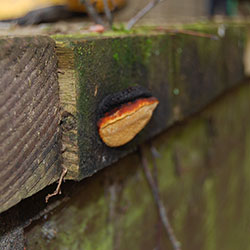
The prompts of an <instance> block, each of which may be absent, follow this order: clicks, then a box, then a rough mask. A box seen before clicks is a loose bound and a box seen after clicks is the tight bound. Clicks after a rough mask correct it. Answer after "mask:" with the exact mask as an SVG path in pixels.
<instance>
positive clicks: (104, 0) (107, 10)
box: [103, 0, 113, 28]
mask: <svg viewBox="0 0 250 250" xmlns="http://www.w3.org/2000/svg"><path fill="white" fill-rule="evenodd" d="M103 5H104V12H105V15H106V18H107V20H108V23H109V27H110V28H111V27H112V24H113V15H112V12H111V11H110V9H109V6H108V1H107V0H103Z"/></svg>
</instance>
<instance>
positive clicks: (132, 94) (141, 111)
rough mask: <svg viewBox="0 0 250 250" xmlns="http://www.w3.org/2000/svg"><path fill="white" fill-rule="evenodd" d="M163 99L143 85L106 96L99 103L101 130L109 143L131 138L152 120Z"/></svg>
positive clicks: (119, 142) (123, 142) (118, 144)
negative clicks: (156, 96)
mask: <svg viewBox="0 0 250 250" xmlns="http://www.w3.org/2000/svg"><path fill="white" fill-rule="evenodd" d="M158 103H159V101H158V100H157V98H155V97H153V96H152V95H151V94H150V92H148V91H147V90H146V89H144V88H143V87H141V86H134V87H130V88H128V89H125V90H123V91H120V92H118V93H115V94H112V95H108V96H106V97H105V98H104V99H103V101H102V102H101V103H100V105H99V112H98V122H97V126H98V132H99V135H100V137H101V139H102V141H103V142H104V143H105V144H106V145H107V146H109V147H119V146H122V145H124V144H126V143H128V142H129V141H131V140H132V139H133V138H134V137H135V136H136V135H137V134H138V133H139V132H140V131H141V130H142V129H143V128H144V127H145V126H146V124H147V123H148V122H149V120H150V119H151V117H152V114H153V111H154V110H155V108H156V107H157V105H158Z"/></svg>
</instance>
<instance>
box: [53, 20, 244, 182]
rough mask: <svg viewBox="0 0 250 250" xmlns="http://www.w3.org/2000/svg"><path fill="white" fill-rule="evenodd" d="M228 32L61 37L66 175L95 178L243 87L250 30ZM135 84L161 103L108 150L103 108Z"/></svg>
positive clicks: (211, 29)
mask: <svg viewBox="0 0 250 250" xmlns="http://www.w3.org/2000/svg"><path fill="white" fill-rule="evenodd" d="M197 27H198V29H199V30H200V31H201V30H202V31H204V32H208V33H212V34H215V35H216V34H217V32H218V29H219V28H220V29H221V26H219V25H203V26H202V25H199V26H197ZM194 28H195V26H194ZM223 29H224V32H225V35H223V37H219V38H218V39H217V40H216V39H210V38H207V37H199V36H198V35H197V36H196V35H195V34H193V35H192V36H190V35H187V34H180V33H176V34H175V33H173V32H172V33H151V34H150V32H148V31H147V33H145V32H141V33H140V34H137V35H134V34H132V35H131V34H125V35H122V36H119V37H114V36H110V37H102V38H100V37H98V38H95V37H94V38H93V37H92V38H86V37H84V36H79V35H78V36H76V37H74V36H72V35H70V36H67V35H66V36H55V37H54V38H55V40H56V42H57V47H58V50H57V54H58V58H59V70H60V71H63V73H64V75H62V76H60V77H59V84H60V92H61V95H60V96H61V102H62V103H63V105H64V108H65V111H66V113H65V114H66V115H65V124H66V127H67V128H68V130H67V132H65V133H64V136H63V138H67V142H63V144H64V145H65V147H64V149H65V151H64V154H63V164H64V166H65V167H69V172H68V174H67V176H66V178H68V179H77V180H81V179H82V178H85V177H87V176H91V175H93V174H94V173H95V172H97V171H98V170H100V169H102V168H103V167H105V166H108V165H110V164H111V163H113V162H115V161H117V160H118V159H119V158H121V157H123V156H124V155H126V154H128V153H129V152H132V151H134V150H136V148H137V145H139V144H140V143H142V142H143V141H145V140H148V139H149V138H152V137H153V136H155V135H156V134H158V133H160V132H161V131H163V130H165V129H166V128H168V127H170V126H171V125H173V124H174V123H175V122H177V121H180V120H182V119H184V118H186V117H188V116H190V115H192V114H194V113H195V112H197V111H199V110H201V109H203V108H204V107H205V106H206V105H207V104H208V103H210V102H211V101H212V100H214V99H215V98H217V97H218V96H219V95H220V94H222V93H223V92H225V91H226V90H228V89H230V88H232V87H233V86H234V85H236V84H239V83H240V82H241V81H242V79H244V65H243V54H244V47H245V32H246V27H245V26H244V25H243V26H241V25H229V26H223ZM68 55H70V56H69V58H70V59H68ZM72 70H73V71H74V72H73V73H72ZM67 78H68V80H69V81H70V84H71V88H72V89H73V90H72V91H71V93H72V97H70V98H69V97H65V96H64V94H63V93H65V92H67V91H68V90H69V86H68V83H67V84H65V82H67V80H66V79H67ZM72 84H73V86H72ZM135 84H138V85H142V86H144V87H146V88H147V89H149V90H150V91H151V92H152V94H153V95H154V96H155V97H157V98H158V99H159V101H160V104H159V107H158V108H157V110H156V112H155V114H154V116H153V119H152V120H151V122H150V123H149V125H148V126H147V127H146V128H145V129H144V130H143V131H142V132H141V133H140V134H139V135H138V136H136V138H135V139H134V140H133V141H131V142H130V143H128V144H127V145H125V146H122V147H118V148H110V147H107V146H106V145H105V144H104V143H103V142H102V141H101V139H100V137H99V135H98V130H97V113H98V105H99V103H100V102H101V101H102V100H103V98H104V97H105V96H107V95H108V94H111V93H115V92H117V91H120V90H123V89H126V88H127V87H130V86H133V85H135ZM69 100H74V101H73V102H72V101H71V102H70V101H69ZM72 104H73V105H76V106H75V108H74V107H72ZM76 110H77V111H76Z"/></svg>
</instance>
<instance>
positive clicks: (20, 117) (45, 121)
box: [0, 36, 60, 212]
mask: <svg viewBox="0 0 250 250" xmlns="http://www.w3.org/2000/svg"><path fill="white" fill-rule="evenodd" d="M0 46H1V50H0V117H1V119H0V170H1V171H0V182H1V186H0V212H1V211H3V210H5V209H7V208H9V207H10V206H12V205H14V204H16V203H17V202H18V201H20V200H21V199H23V198H26V197H27V196H30V195H31V194H33V193H35V192H37V191H38V190H40V189H41V188H43V187H45V186H46V185H48V184H50V183H51V182H53V181H55V180H56V179H57V178H58V175H57V168H58V161H59V135H60V133H59V130H58V125H59V121H60V115H59V95H58V81H57V58H56V56H55V51H54V50H55V44H54V41H53V40H52V39H50V38H48V37H42V36H38V37H32V38H31V37H26V38H6V39H1V40H0Z"/></svg>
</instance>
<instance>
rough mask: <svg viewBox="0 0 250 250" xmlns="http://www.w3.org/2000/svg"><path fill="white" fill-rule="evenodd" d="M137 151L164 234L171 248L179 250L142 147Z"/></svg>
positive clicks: (178, 244)
mask: <svg viewBox="0 0 250 250" xmlns="http://www.w3.org/2000/svg"><path fill="white" fill-rule="evenodd" d="M139 152H140V155H141V161H142V167H143V171H144V174H145V176H146V178H147V181H148V183H149V186H150V188H151V191H152V194H153V197H154V200H155V202H156V205H157V208H158V212H159V215H160V218H161V222H162V224H163V227H164V229H165V231H166V234H167V235H168V237H169V239H170V242H171V244H172V246H173V249H174V250H181V247H180V243H179V242H178V240H177V239H176V237H175V235H174V231H173V229H172V227H171V225H170V222H169V219H168V217H167V213H166V209H165V207H164V204H163V202H162V200H161V198H160V195H159V190H158V188H157V186H156V184H155V182H154V179H153V177H152V175H151V172H150V170H149V167H148V161H147V159H146V157H145V154H144V152H143V149H142V148H139Z"/></svg>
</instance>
